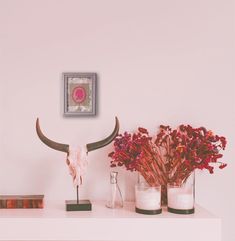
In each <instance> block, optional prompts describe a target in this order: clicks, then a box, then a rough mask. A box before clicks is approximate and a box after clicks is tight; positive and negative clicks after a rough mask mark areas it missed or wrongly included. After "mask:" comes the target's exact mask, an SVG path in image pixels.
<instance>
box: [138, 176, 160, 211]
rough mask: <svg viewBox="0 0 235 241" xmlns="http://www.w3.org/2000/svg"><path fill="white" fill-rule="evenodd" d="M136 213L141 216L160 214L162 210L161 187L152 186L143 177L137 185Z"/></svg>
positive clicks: (140, 177)
mask: <svg viewBox="0 0 235 241" xmlns="http://www.w3.org/2000/svg"><path fill="white" fill-rule="evenodd" d="M135 211H136V212H137V213H141V214H148V215H153V214H160V213H161V212H162V208H161V186H160V185H154V186H150V185H149V184H148V183H147V182H146V181H145V179H144V178H142V176H141V175H139V176H138V183H137V184H136V185H135Z"/></svg>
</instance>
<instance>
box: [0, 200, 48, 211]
mask: <svg viewBox="0 0 235 241" xmlns="http://www.w3.org/2000/svg"><path fill="white" fill-rule="evenodd" d="M43 207H44V203H43V199H18V200H17V199H7V200H0V209H13V208H17V209H19V208H22V209H29V208H43Z"/></svg>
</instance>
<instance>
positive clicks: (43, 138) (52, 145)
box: [36, 118, 69, 154]
mask: <svg viewBox="0 0 235 241" xmlns="http://www.w3.org/2000/svg"><path fill="white" fill-rule="evenodd" d="M36 131H37V134H38V137H39V138H40V140H41V141H42V142H43V143H44V144H46V145H47V146H49V147H50V148H52V149H55V150H57V151H62V152H65V153H67V154H68V153H69V145H66V144H62V143H57V142H54V141H52V140H50V139H48V138H47V137H46V136H45V135H44V134H43V133H42V131H41V128H40V125H39V119H38V118H37V121H36Z"/></svg>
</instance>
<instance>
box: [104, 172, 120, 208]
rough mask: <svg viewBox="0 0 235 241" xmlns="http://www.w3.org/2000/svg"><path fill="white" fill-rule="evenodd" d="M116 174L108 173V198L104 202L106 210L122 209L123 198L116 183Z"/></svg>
mask: <svg viewBox="0 0 235 241" xmlns="http://www.w3.org/2000/svg"><path fill="white" fill-rule="evenodd" d="M117 176H118V172H113V171H112V172H110V186H109V189H110V190H109V196H108V200H107V202H106V207H108V208H122V207H123V198H122V194H121V191H120V188H119V185H118V181H117Z"/></svg>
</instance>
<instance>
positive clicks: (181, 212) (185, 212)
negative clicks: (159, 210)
mask: <svg viewBox="0 0 235 241" xmlns="http://www.w3.org/2000/svg"><path fill="white" fill-rule="evenodd" d="M167 211H168V212H170V213H176V214H193V213H194V212H195V210H194V208H192V209H174V208H169V207H168V208H167Z"/></svg>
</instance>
